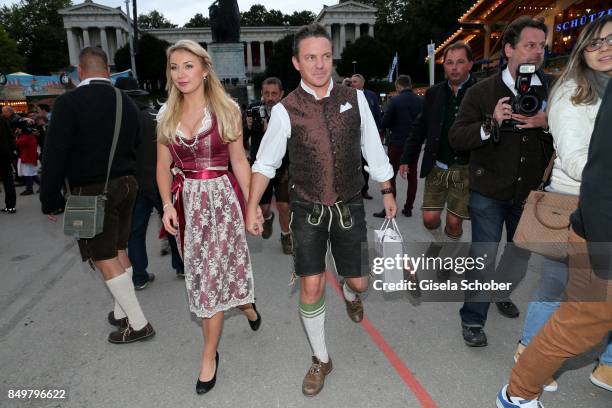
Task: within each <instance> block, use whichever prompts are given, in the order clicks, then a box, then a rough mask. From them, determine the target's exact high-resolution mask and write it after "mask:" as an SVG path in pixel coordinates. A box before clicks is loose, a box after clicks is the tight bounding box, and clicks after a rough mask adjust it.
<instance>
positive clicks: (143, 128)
mask: <svg viewBox="0 0 612 408" xmlns="http://www.w3.org/2000/svg"><path fill="white" fill-rule="evenodd" d="M135 102H136V106H138V109H139V110H140V112H139V114H140V115H139V116H140V144H139V145H138V148H137V150H136V180H138V189H139V190H145V191H153V192H155V191H157V181H156V178H155V173H156V168H157V123H156V122H155V116H156V114H157V112H156V111H155V109H152V108H150V107H149V106H147V105H145V104H143V103H140V102H138V101H135Z"/></svg>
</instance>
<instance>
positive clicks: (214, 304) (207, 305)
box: [178, 176, 255, 318]
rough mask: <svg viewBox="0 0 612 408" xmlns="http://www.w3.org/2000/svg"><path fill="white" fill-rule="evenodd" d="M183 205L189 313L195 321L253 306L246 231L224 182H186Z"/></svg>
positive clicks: (232, 197) (219, 180) (229, 188)
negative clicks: (226, 311)
mask: <svg viewBox="0 0 612 408" xmlns="http://www.w3.org/2000/svg"><path fill="white" fill-rule="evenodd" d="M183 205H184V208H185V243H184V247H183V262H184V264H185V284H186V285H187V297H188V302H189V310H191V312H193V313H195V314H196V316H198V317H203V318H209V317H212V316H213V315H214V314H216V313H218V312H222V311H225V310H228V309H230V308H233V307H236V306H240V305H245V304H249V303H253V302H254V298H255V296H254V292H253V271H252V268H251V259H250V255H249V248H248V247H247V241H246V231H245V228H244V221H243V218H242V211H241V210H240V203H239V202H238V198H237V197H236V193H235V192H234V189H233V188H232V185H231V183H230V181H229V179H228V177H227V176H221V177H218V178H215V179H209V180H194V179H186V180H185V184H184V188H183ZM178 244H179V245H180V242H179V243H178Z"/></svg>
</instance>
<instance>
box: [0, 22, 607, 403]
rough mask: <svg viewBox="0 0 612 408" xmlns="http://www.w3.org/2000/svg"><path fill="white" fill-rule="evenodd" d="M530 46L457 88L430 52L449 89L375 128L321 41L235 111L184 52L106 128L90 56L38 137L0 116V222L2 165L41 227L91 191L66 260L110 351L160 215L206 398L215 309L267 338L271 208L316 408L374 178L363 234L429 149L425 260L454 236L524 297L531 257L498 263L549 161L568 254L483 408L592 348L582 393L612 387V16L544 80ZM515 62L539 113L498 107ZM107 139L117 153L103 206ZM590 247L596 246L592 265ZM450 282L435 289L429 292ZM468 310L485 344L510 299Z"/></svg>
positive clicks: (374, 110)
mask: <svg viewBox="0 0 612 408" xmlns="http://www.w3.org/2000/svg"><path fill="white" fill-rule="evenodd" d="M546 35H547V27H546V25H545V24H543V23H542V22H541V21H539V20H534V19H532V18H529V17H521V18H518V19H516V20H515V21H513V22H512V23H511V24H509V25H508V27H506V29H505V31H504V35H503V38H502V53H503V56H504V59H505V63H504V64H502V66H501V69H500V70H499V72H498V73H495V74H493V75H491V76H490V77H488V78H485V79H481V80H477V79H476V78H475V76H474V75H473V73H472V68H473V64H474V58H473V54H472V50H471V49H470V47H469V45H468V44H466V43H463V42H456V43H454V44H452V45H450V46H449V47H447V48H446V49H445V51H444V55H443V61H444V62H443V67H444V73H445V80H444V81H442V82H440V83H438V84H436V85H434V86H433V87H431V88H429V89H428V90H427V92H426V94H425V97H424V98H422V97H419V96H417V95H416V94H415V93H414V92H413V91H412V83H411V79H410V77H409V76H407V75H399V76H398V78H397V80H396V81H395V87H396V95H395V96H394V97H393V98H392V99H391V100H390V101H389V102H388V103H387V104H386V106H385V108H384V110H381V108H380V104H379V100H378V97H377V95H376V94H375V93H374V92H371V91H368V90H366V89H364V88H365V83H366V81H365V78H364V77H363V76H362V75H360V74H355V75H353V76H352V77H351V78H350V79H348V80H345V81H343V82H341V83H336V82H334V80H333V79H332V71H333V57H332V56H333V50H332V41H331V38H330V36H329V33H328V32H327V30H326V29H325V28H324V27H322V26H320V25H317V24H312V25H309V26H306V27H303V28H302V29H300V31H298V32H297V33H296V35H295V38H294V45H293V57H292V60H291V62H292V64H293V67H294V68H295V69H296V70H297V71H298V72H299V74H300V77H301V81H300V84H299V85H298V87H297V88H296V89H294V90H291V91H289V90H287V91H285V89H284V88H283V84H282V82H281V81H280V80H279V79H278V78H273V77H271V78H267V79H265V80H264V81H263V83H262V86H261V101H260V102H257V103H254V104H251V105H249V106H248V107H247V108H246V109H244V111H242V112H241V110H240V107H239V106H238V105H237V104H236V103H235V102H234V101H233V100H232V99H231V98H230V97H229V95H228V94H227V93H226V92H225V90H224V89H223V86H222V84H221V82H220V81H219V79H218V77H217V75H216V74H215V72H214V69H213V61H212V60H211V57H210V55H209V54H208V53H207V52H206V50H204V49H203V48H202V47H201V46H200V45H198V44H197V43H195V42H193V41H190V40H181V41H178V42H177V43H176V44H174V45H172V46H171V47H169V48H168V50H167V53H166V56H167V68H166V76H167V88H166V89H167V92H168V98H167V101H166V103H165V104H164V105H163V106H162V107H161V109H159V111H158V112H156V111H154V110H152V109H151V108H150V107H149V106H148V105H147V104H145V103H143V102H142V101H141V100H140V99H139V98H141V97H143V96H146V92H145V91H142V90H140V89H138V83H137V82H136V81H135V80H133V79H131V78H121V79H120V80H118V81H117V83H116V84H115V86H116V87H117V88H119V89H122V90H123V93H122V100H121V102H120V103H121V106H122V110H119V111H117V110H116V105H117V103H116V102H115V93H114V89H113V87H112V85H111V82H110V80H109V68H108V62H107V57H106V55H105V54H104V52H103V51H102V50H101V49H99V48H96V47H87V48H85V49H83V50H82V51H81V53H80V56H79V66H78V75H79V79H80V81H81V82H80V84H79V86H78V87H77V89H76V90H74V91H71V92H68V93H66V94H64V95H62V96H60V97H59V98H58V99H57V101H56V102H55V105H54V108H53V116H52V120H50V125H49V127H48V129H47V121H48V120H49V118H50V115H51V114H50V113H49V107H48V106H45V105H39V106H38V108H37V112H35V113H32V115H31V117H28V118H20V117H18V116H17V115H15V114H14V112H12V110H11V109H10V107H4V108H3V110H2V115H3V118H4V119H3V120H1V121H0V137H1V138H0V143H1V144H0V149H1V150H0V160H1V161H2V163H1V164H2V174H1V176H2V179H3V181H4V191H5V200H6V203H5V204H6V208H5V209H4V210H3V211H4V212H7V213H15V208H16V203H15V187H14V185H13V168H16V169H17V174H18V176H19V177H21V178H22V179H21V180H22V182H23V183H24V185H25V186H26V189H25V190H24V192H23V193H22V195H28V194H33V192H34V186H33V185H34V183H37V184H39V185H41V191H40V199H41V202H42V211H43V213H45V214H48V215H49V217H50V218H52V219H54V218H55V217H56V216H57V214H60V213H61V212H62V211H63V210H64V207H65V196H64V191H63V188H64V186H65V184H66V181H67V185H68V186H67V188H68V190H69V192H70V194H73V195H99V194H105V209H104V211H105V218H104V227H103V230H102V233H100V234H99V235H97V236H95V237H93V238H88V239H79V240H78V244H79V250H80V253H81V257H82V259H83V261H89V262H90V264H91V265H92V267H95V268H97V269H98V270H99V271H100V272H101V274H102V276H103V278H104V281H105V283H106V286H107V287H108V289H109V291H110V293H111V294H112V296H113V298H114V308H113V310H112V311H111V312H110V313H109V314H108V317H107V319H108V321H109V323H110V324H112V325H114V326H116V327H117V329H116V330H115V331H113V332H111V333H110V334H109V337H108V340H109V341H110V342H111V343H115V344H125V343H132V342H136V341H142V340H147V339H150V338H152V337H153V336H154V335H155V330H154V329H153V326H152V325H151V323H150V322H149V321H148V320H147V318H146V317H145V315H144V312H143V311H142V309H141V307H140V304H139V302H138V299H137V297H136V294H135V290H138V289H143V288H145V287H146V286H147V284H148V283H149V282H151V281H152V280H153V279H154V277H155V275H154V274H152V273H150V272H148V271H147V266H148V261H147V252H146V242H145V237H146V231H147V226H148V224H149V218H150V215H151V213H152V210H153V209H154V208H155V209H156V210H157V212H158V213H159V214H160V216H161V219H162V224H163V230H164V232H165V233H166V234H167V236H168V240H169V243H170V246H171V248H172V253H173V256H172V267H173V268H174V270H175V271H176V274H177V276H184V277H185V283H186V290H187V295H188V296H187V299H188V306H189V310H190V311H191V312H192V313H193V314H194V315H195V316H197V317H198V318H201V319H202V334H203V343H204V346H203V350H202V353H201V358H200V371H199V373H198V377H197V380H196V392H197V393H198V394H204V393H207V392H209V391H210V390H211V389H212V388H213V387H214V386H215V382H216V378H217V371H218V369H219V353H218V351H217V349H218V345H219V341H220V334H221V330H222V327H223V321H224V313H225V312H226V311H228V310H230V309H232V308H238V309H240V310H241V312H242V313H243V314H244V316H245V317H246V319H247V322H248V323H249V325H250V327H251V329H252V330H254V331H256V330H258V329H259V327H260V325H261V322H262V316H261V315H260V313H259V312H258V311H257V307H256V305H255V292H254V279H253V268H254V265H253V264H252V262H251V257H250V254H249V248H248V245H247V239H246V237H247V233H250V234H252V235H255V236H260V235H261V236H262V237H263V238H264V239H268V238H270V237H271V235H272V232H273V224H274V223H273V221H274V217H275V216H274V211H273V208H272V201H273V198H274V202H275V206H276V209H277V212H278V219H279V227H280V243H281V250H282V252H283V253H285V254H287V255H292V258H293V270H294V276H295V278H296V279H299V283H300V294H299V305H298V310H299V315H300V319H301V322H302V323H303V326H304V330H305V333H306V336H307V338H308V341H309V343H310V346H311V349H312V350H311V351H312V365H311V366H310V367H309V369H308V370H307V372H306V375H305V377H304V379H303V383H302V392H303V394H304V395H306V396H314V395H317V394H318V393H319V392H321V390H322V389H323V386H324V384H325V379H326V377H327V375H329V374H330V372H331V371H332V367H333V366H332V360H331V357H330V355H329V353H328V350H327V347H326V331H325V320H326V301H325V290H324V288H325V285H326V279H327V278H326V275H325V265H326V263H325V261H326V253H328V252H329V253H330V254H331V256H332V257H333V259H334V263H335V268H336V271H337V273H338V275H339V277H340V278H341V284H342V292H343V295H344V301H345V305H346V311H347V314H348V316H349V318H350V319H351V320H352V321H353V322H355V323H359V322H361V321H362V319H363V316H364V303H363V301H362V299H361V298H362V294H363V293H364V292H366V291H367V289H368V286H369V265H368V259H367V254H365V255H364V253H363V250H362V248H363V245H362V244H363V243H365V242H366V241H367V237H366V231H367V230H366V215H365V210H364V202H363V200H364V199H372V196H371V195H370V194H369V192H368V188H369V187H370V180H369V178H370V177H371V178H372V179H373V180H375V181H377V182H379V183H380V193H381V196H382V206H383V209H382V210H381V211H380V212H377V213H374V214H373V216H374V217H381V218H393V217H395V216H396V212H397V204H396V197H397V196H396V181H395V179H396V176H397V174H398V173H399V174H400V175H401V176H402V177H404V178H408V180H409V181H408V189H407V192H406V202H405V203H404V204H403V206H402V209H401V213H402V214H403V215H404V216H406V217H411V216H413V205H414V201H415V197H416V190H417V171H418V167H417V166H418V161H419V158H420V157H421V152H423V153H422V160H421V168H420V177H421V178H425V185H424V189H425V190H424V194H423V203H422V206H421V210H422V222H423V225H424V227H425V228H426V230H427V231H428V232H429V233H431V245H430V247H429V249H428V251H427V253H428V256H442V255H441V254H443V253H444V254H445V255H446V256H456V254H455V253H454V252H453V251H455V248H456V246H453V245H452V244H453V243H454V242H456V241H458V240H459V239H461V237H462V235H463V225H464V223H467V222H470V223H471V239H470V241H471V243H472V245H471V248H470V255H471V256H473V257H477V256H483V255H485V258H486V259H487V262H486V265H485V269H486V271H485V272H484V273H485V274H488V275H487V276H495V277H500V278H502V279H507V280H512V281H515V282H517V283H518V282H520V280H521V279H522V278H523V277H524V275H525V274H526V272H527V265H528V261H529V259H530V257H531V253H530V252H529V251H527V250H525V249H521V248H518V247H517V246H515V245H512V243H513V237H514V234H515V231H516V229H517V225H518V224H519V220H520V219H521V215H522V213H523V209H524V203H525V200H526V199H527V196H528V195H529V193H530V192H531V191H533V190H536V189H538V187H539V186H540V184H541V182H542V176H543V174H545V170H546V168H547V167H548V165H549V163H550V164H551V165H552V176H551V177H550V180H549V183H547V186H546V187H545V188H546V191H549V192H556V193H561V194H570V195H574V196H579V198H580V204H579V206H578V208H577V209H576V211H575V212H574V213H573V214H572V216H571V229H570V232H569V234H570V238H569V249H568V257H567V258H566V259H565V260H564V261H559V260H556V259H548V258H546V259H545V260H544V268H543V276H542V279H541V281H540V283H539V287H538V289H537V292H536V294H534V295H533V296H532V301H531V302H529V304H528V305H527V312H526V318H525V322H524V329H523V333H522V335H521V334H519V333H517V339H518V338H520V341H519V342H518V346H517V349H516V351H515V355H514V358H515V361H516V365H515V367H514V368H513V370H512V375H511V378H510V380H509V384H508V385H506V386H504V387H503V388H502V389H501V390H500V391H499V393H498V395H497V400H496V402H497V406H498V407H500V408H510V407H523V408H537V407H539V406H540V402H539V397H540V395H541V393H542V391H555V390H556V389H557V388H558V384H557V382H556V381H555V380H554V378H553V375H554V374H555V373H556V371H557V370H558V368H559V367H560V365H561V363H562V362H563V361H564V360H566V359H567V358H570V357H572V356H575V355H578V354H580V353H582V352H584V351H586V350H588V349H590V348H592V347H594V346H596V345H597V344H598V343H599V342H601V341H602V340H603V339H604V337H606V336H607V337H606V338H607V339H608V343H607V344H608V347H607V348H606V350H605V352H604V353H603V354H602V355H601V357H600V360H599V363H598V364H597V366H596V367H595V369H594V371H593V373H592V374H591V376H590V380H591V381H592V382H593V384H595V385H597V386H599V387H601V388H604V389H606V390H608V391H612V298H611V297H610V296H611V295H610V294H611V293H612V292H611V291H610V290H611V289H612V283H611V282H612V276H611V275H612V273H611V271H612V264H611V259H612V254H611V251H610V247H609V245H610V242H612V236H611V235H610V231H612V216H611V215H610V211H609V209H610V207H611V206H612V193H611V192H610V191H609V189H605V188H602V187H603V186H605V185H607V183H608V182H609V180H610V179H611V176H612V174H611V169H610V166H609V165H608V164H607V161H606V156H607V154H606V152H608V151H609V150H610V147H611V143H612V142H611V141H610V138H609V137H606V136H609V128H610V126H612V123H610V118H611V117H612V116H611V115H610V114H609V113H610V112H611V111H612V106H611V104H612V99H611V98H612V95H611V94H612V84H611V83H610V82H611V81H610V77H612V17H610V16H605V17H602V18H600V19H597V20H595V21H593V22H591V23H590V24H588V25H587V26H586V27H585V28H584V29H583V30H582V32H581V34H580V37H579V38H578V40H577V42H576V45H575V47H574V50H573V51H572V53H571V55H570V57H569V60H568V62H567V65H566V67H565V68H564V69H563V71H562V73H561V75H560V76H559V77H558V78H556V77H553V76H551V75H548V74H544V73H543V70H542V65H543V63H544V55H545V52H544V51H545V43H546ZM526 64H527V65H529V66H533V67H534V69H533V72H531V74H532V75H530V76H528V77H527V80H528V84H527V88H529V89H530V92H531V91H532V92H533V95H534V97H535V98H536V99H537V100H538V101H540V102H541V103H540V104H539V105H538V108H539V109H535V110H534V111H533V112H521V111H520V109H518V108H517V104H516V103H514V101H515V100H516V99H517V97H518V96H520V95H519V94H521V93H524V92H525V89H523V87H522V86H520V85H519V82H520V81H519V79H524V78H518V76H519V73H521V72H522V71H521V67H524V66H525V65H526ZM116 112H121V113H120V115H121V116H120V117H117V118H116V115H117V113H116ZM28 116H30V115H28ZM115 122H117V123H118V124H119V129H118V133H119V137H118V142H117V147H116V150H115V151H114V159H113V162H112V163H113V164H112V167H111V169H110V178H109V181H108V187H107V188H106V187H105V182H104V181H105V178H106V177H107V166H108V157H109V152H111V151H113V150H111V145H112V135H113V129H114V126H115ZM384 133H387V136H386V137H382V136H383V134H384ZM45 135H46V137H45ZM383 139H384V140H386V144H387V150H386V151H385V149H384V147H383V142H382V141H383ZM43 145H44V146H43ZM423 145H424V149H423V148H422V146H423ZM41 151H42V152H44V153H43V154H42V157H40V155H39V152H41ZM16 152H19V153H18V155H17V154H16ZM111 157H112V156H111ZM17 159H18V160H17ZM16 160H17V161H16ZM39 160H40V161H41V162H42V171H41V175H42V177H41V178H39V177H38V162H39ZM41 182H42V184H41ZM445 210H446V215H445V221H444V227H443V226H442V213H443V212H444V211H445ZM569 221H570V220H568V222H569ZM504 228H505V230H506V237H505V240H504V239H503V237H502V233H503V230H504ZM504 241H505V245H504V250H503V254H502V255H501V257H499V258H500V259H499V262H496V259H497V258H498V256H497V253H498V250H499V244H500V243H501V242H504ZM592 243H599V244H601V243H607V246H605V245H604V249H603V250H601V248H600V247H599V248H600V249H599V250H598V251H595V250H594V249H593V248H592ZM453 273H454V271H452V270H444V269H441V270H438V271H437V274H438V278H439V279H440V280H446V279H447V278H448V277H449V276H450V275H451V274H453ZM481 273H482V272H481ZM481 276H482V275H473V274H471V273H470V270H468V272H467V274H466V278H467V279H478V278H479V277H481ZM585 290H587V292H589V293H594V292H596V293H602V291H603V293H604V294H603V296H600V297H599V298H597V299H595V300H594V299H589V300H590V301H589V302H586V301H585V299H584V298H583V297H581V296H580V293H584V291H585ZM606 291H607V292H606ZM479 295H480V294H479V293H472V292H466V293H465V302H464V304H463V307H462V308H461V310H460V311H459V317H460V321H461V328H462V330H461V332H462V336H463V339H464V341H465V344H466V345H467V346H469V347H485V346H487V336H486V334H485V331H484V327H485V323H486V321H487V318H488V309H489V305H490V303H491V302H494V303H495V304H496V307H497V308H498V309H499V311H500V312H501V314H502V315H503V316H505V317H508V318H516V317H518V316H519V314H520V312H519V307H518V306H517V305H516V304H515V303H514V302H513V301H512V300H511V299H510V297H509V295H508V296H506V297H501V298H495V299H485V300H483V299H482V297H480V296H479Z"/></svg>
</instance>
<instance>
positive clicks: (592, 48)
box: [585, 34, 612, 52]
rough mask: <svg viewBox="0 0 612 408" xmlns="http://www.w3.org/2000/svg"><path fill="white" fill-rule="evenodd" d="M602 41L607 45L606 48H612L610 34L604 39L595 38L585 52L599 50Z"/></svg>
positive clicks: (611, 36)
mask: <svg viewBox="0 0 612 408" xmlns="http://www.w3.org/2000/svg"><path fill="white" fill-rule="evenodd" d="M604 41H605V42H606V44H608V47H612V34H608V35H607V36H605V38H595V39H593V40H591V42H590V43H589V44H588V45H587V46H586V48H585V50H586V51H588V52H593V51H597V50H598V49H600V48H601V47H602V46H603V44H604Z"/></svg>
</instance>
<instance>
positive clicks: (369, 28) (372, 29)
mask: <svg viewBox="0 0 612 408" xmlns="http://www.w3.org/2000/svg"><path fill="white" fill-rule="evenodd" d="M368 35H369V36H370V37H372V38H374V25H373V24H370V26H369V27H368Z"/></svg>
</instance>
